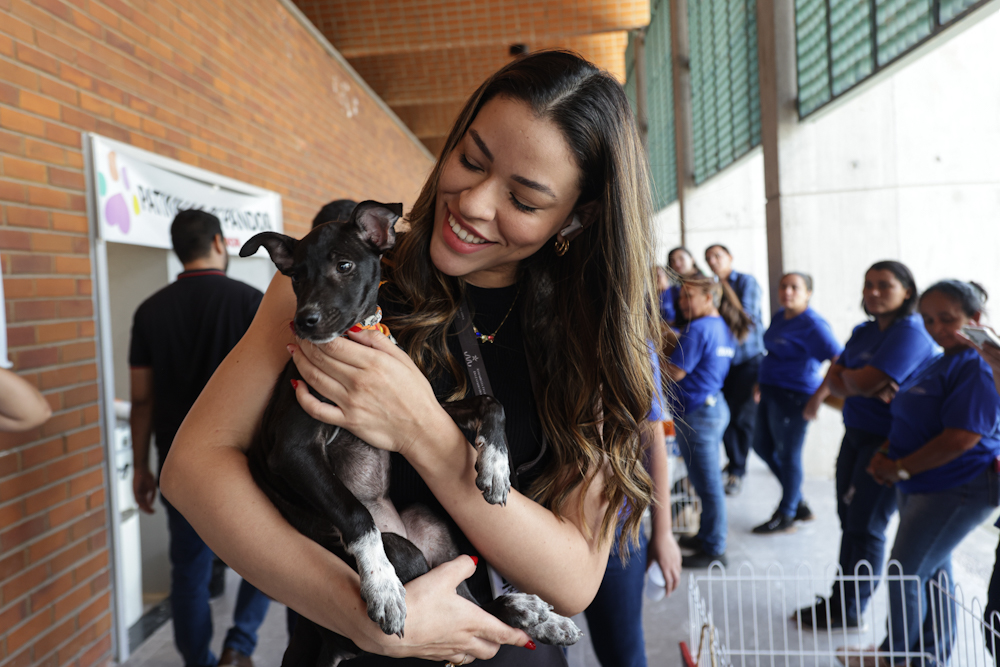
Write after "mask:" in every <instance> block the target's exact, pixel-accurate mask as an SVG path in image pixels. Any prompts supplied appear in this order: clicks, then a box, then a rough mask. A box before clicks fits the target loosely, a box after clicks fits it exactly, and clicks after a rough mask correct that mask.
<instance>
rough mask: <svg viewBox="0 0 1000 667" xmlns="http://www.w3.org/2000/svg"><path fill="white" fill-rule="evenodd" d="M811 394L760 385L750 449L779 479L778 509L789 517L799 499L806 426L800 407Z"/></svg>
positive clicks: (802, 407) (800, 498)
mask: <svg viewBox="0 0 1000 667" xmlns="http://www.w3.org/2000/svg"><path fill="white" fill-rule="evenodd" d="M809 398H810V395H809V394H803V393H802V392H799V391H792V390H791V389H783V388H782V387H775V386H773V385H767V384H762V385H760V405H758V406H757V421H756V423H755V425H754V431H753V449H754V451H755V452H757V455H758V456H760V458H762V459H764V463H766V464H767V467H768V468H770V469H771V472H773V473H774V476H775V477H777V478H778V481H779V482H781V503H780V504H779V505H778V512H780V513H781V514H783V515H785V516H787V517H789V518H791V517H794V516H795V511H796V510H797V509H798V508H799V502H800V501H801V500H802V477H803V472H802V445H803V444H804V443H805V441H806V428H807V427H808V425H809V422H807V421H806V420H805V419H804V418H803V417H802V410H803V409H804V408H805V407H806V403H808V402H809Z"/></svg>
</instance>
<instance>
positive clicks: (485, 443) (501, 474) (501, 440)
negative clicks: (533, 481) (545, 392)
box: [442, 395, 510, 505]
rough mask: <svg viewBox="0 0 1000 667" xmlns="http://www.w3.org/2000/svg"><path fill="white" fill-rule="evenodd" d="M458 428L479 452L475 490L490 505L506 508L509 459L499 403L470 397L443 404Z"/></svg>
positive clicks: (487, 398)
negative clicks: (469, 438) (480, 492)
mask: <svg viewBox="0 0 1000 667" xmlns="http://www.w3.org/2000/svg"><path fill="white" fill-rule="evenodd" d="M442 407H444V409H445V412H447V413H448V414H449V415H450V416H451V418H452V419H454V420H455V423H456V424H458V427H459V428H460V429H462V431H464V432H466V434H471V435H472V436H473V437H472V438H471V441H472V442H474V443H475V447H476V449H477V450H478V451H479V458H478V459H476V472H477V473H479V474H478V475H477V476H476V486H477V487H478V488H479V490H480V491H482V492H483V497H484V498H486V502H488V503H489V504H491V505H497V504H500V505H506V504H507V494H508V493H509V492H510V459H509V456H508V454H507V432H506V430H505V424H506V418H505V417H504V412H503V406H502V405H500V401H498V400H497V399H495V398H493V397H492V396H486V395H483V396H473V397H471V398H465V399H462V400H460V401H453V402H451V403H445V404H444V405H443V406H442Z"/></svg>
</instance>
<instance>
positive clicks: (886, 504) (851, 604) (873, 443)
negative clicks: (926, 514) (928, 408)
mask: <svg viewBox="0 0 1000 667" xmlns="http://www.w3.org/2000/svg"><path fill="white" fill-rule="evenodd" d="M885 441H886V438H885V436H882V435H877V434H875V433H869V432H867V431H862V430H860V429H856V428H848V429H847V432H846V433H845V434H844V440H843V442H842V443H841V445H840V454H839V455H838V456H837V515H838V516H839V517H840V528H841V530H842V531H843V535H841V538H840V567H841V569H842V570H843V571H844V575H846V576H848V577H850V576H853V575H854V568H855V566H857V564H858V563H860V562H861V561H862V560H865V561H868V563H870V564H871V566H872V571H871V574H872V575H874V577H875V578H877V577H878V575H879V574H881V572H882V563H883V561H884V560H885V529H886V526H887V525H889V519H891V518H892V515H893V513H894V512H895V511H896V491H895V490H894V489H891V488H888V487H885V486H881V485H879V484H878V483H876V482H875V480H874V479H873V478H872V476H871V475H869V474H868V473H867V472H866V469H867V468H868V463H869V462H870V461H871V459H872V456H874V454H875V452H876V451H878V448H879V447H881V446H882V443H884V442H885ZM859 574H862V575H867V574H868V570H867V569H864V568H862V570H861V571H860V572H859ZM871 595H872V586H870V585H869V584H868V582H867V581H862V582H859V583H858V584H857V585H856V586H855V585H854V584H853V583H848V584H845V585H843V586H836V585H835V586H834V589H833V598H832V599H833V601H834V602H833V604H834V610H838V609H841V608H842V609H843V610H844V613H845V614H846V617H847V619H848V620H853V619H856V618H858V617H859V616H861V614H862V613H863V612H864V610H865V607H867V606H868V600H870V599H871ZM841 602H842V603H843V607H839V606H837V605H839V604H840V603H841Z"/></svg>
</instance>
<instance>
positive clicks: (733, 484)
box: [726, 475, 743, 496]
mask: <svg viewBox="0 0 1000 667" xmlns="http://www.w3.org/2000/svg"><path fill="white" fill-rule="evenodd" d="M742 490H743V478H742V477H740V476H739V475H729V476H728V477H726V495H727V496H738V495H740V491H742Z"/></svg>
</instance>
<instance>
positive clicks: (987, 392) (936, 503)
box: [661, 244, 1000, 667]
mask: <svg viewBox="0 0 1000 667" xmlns="http://www.w3.org/2000/svg"><path fill="white" fill-rule="evenodd" d="M705 258H706V262H707V263H708V265H709V267H710V268H711V270H712V272H713V273H714V274H715V276H716V278H715V281H713V280H712V279H709V278H706V277H705V276H704V274H702V273H701V272H700V271H699V269H698V268H697V266H696V265H695V262H694V259H693V255H692V254H691V253H690V252H688V251H687V250H686V249H684V248H676V249H674V250H672V251H671V252H670V254H669V259H668V262H669V264H670V267H671V269H672V270H673V274H672V277H673V280H672V282H673V284H671V285H669V286H668V289H666V290H663V291H662V292H661V316H662V317H663V319H664V321H665V322H666V323H667V324H668V325H669V326H670V327H672V328H673V330H674V331H675V332H676V336H677V340H676V349H674V351H673V352H672V354H671V355H670V357H669V362H668V363H667V364H666V365H665V369H666V374H667V375H668V376H670V377H672V378H674V379H675V380H677V387H676V395H677V398H676V400H675V401H673V402H672V404H671V408H672V409H674V411H675V413H674V416H675V418H676V419H677V421H678V427H677V431H678V445H679V447H680V449H681V455H682V456H683V458H684V461H685V463H686V464H687V466H688V475H689V478H690V481H691V483H692V485H693V486H694V488H695V490H696V492H697V493H698V495H699V496H700V497H701V499H702V504H703V512H702V520H701V525H700V528H699V532H698V534H697V535H695V536H686V537H682V538H681V539H680V540H679V542H680V546H681V547H682V548H685V549H687V550H689V554H688V555H686V556H685V557H684V561H683V562H684V566H685V567H705V566H707V565H708V564H709V563H710V562H712V561H714V560H718V561H720V562H722V563H725V562H726V559H725V543H726V532H727V526H726V522H725V516H726V515H725V502H724V500H723V496H722V490H723V489H725V492H726V493H729V494H730V495H732V494H735V493H739V492H740V489H741V488H742V477H743V474H744V473H745V471H746V456H747V453H748V451H749V447H748V446H747V444H746V443H748V442H749V443H750V444H752V449H753V451H755V452H756V453H757V454H758V455H759V456H760V458H761V459H762V460H763V461H764V463H765V464H766V465H767V466H768V468H769V469H770V470H771V472H772V473H773V474H774V476H775V477H776V478H777V479H778V481H779V482H780V483H781V487H782V496H781V501H780V503H779V505H778V508H777V509H776V511H775V512H774V515H773V516H772V517H771V518H770V519H769V520H768V521H766V522H764V523H762V524H761V525H759V526H757V527H755V528H754V529H753V532H754V533H757V534H772V533H779V532H787V531H790V530H794V528H795V524H796V522H798V521H805V520H809V519H812V518H813V514H812V511H811V510H810V508H809V507H808V505H807V504H806V502H805V500H804V498H803V497H802V479H803V464H802V449H803V444H804V441H805V435H806V430H807V428H808V424H809V422H810V421H812V420H814V419H816V416H817V413H818V410H819V407H820V405H822V404H823V403H830V404H834V405H839V406H841V407H842V411H843V419H844V426H845V435H844V439H843V442H842V444H841V449H840V453H839V455H838V457H837V465H836V494H837V510H838V515H839V518H840V523H841V531H842V532H841V540H840V553H839V564H840V568H841V570H842V572H843V573H844V574H845V575H847V576H848V577H851V576H852V575H858V574H864V575H869V574H870V575H874V576H858V577H857V581H856V582H855V581H852V582H851V584H850V585H845V584H844V580H843V579H839V580H838V583H837V584H835V585H834V587H833V590H832V591H831V593H830V595H829V596H828V597H827V596H817V600H816V602H815V603H813V604H812V605H810V606H808V607H805V608H803V609H800V610H799V611H798V612H796V614H795V615H794V616H793V620H795V621H797V622H799V623H801V625H802V626H804V627H812V628H816V629H834V628H843V627H846V628H858V627H860V626H861V625H862V615H863V614H864V612H865V609H866V607H867V606H868V603H869V601H870V598H871V595H872V593H873V590H872V586H871V584H870V583H869V582H872V581H876V582H877V580H878V575H879V574H880V572H881V570H882V566H883V563H884V562H885V551H886V528H887V526H888V524H889V521H890V519H891V517H892V516H893V515H894V514H895V513H896V512H897V511H898V512H899V528H898V530H897V533H896V537H895V541H894V543H893V545H892V546H891V552H890V559H892V560H895V561H898V562H899V564H900V566H901V570H902V573H903V574H906V575H911V576H916V577H918V578H919V581H920V585H919V586H917V585H913V584H909V583H908V584H907V585H903V584H902V583H900V582H899V581H895V580H893V581H892V583H890V584H889V591H888V592H889V608H890V621H889V623H888V624H887V631H886V636H885V640H884V641H883V642H882V644H881V645H879V646H878V647H875V646H872V647H869V648H867V649H860V648H851V649H846V650H845V651H844V656H843V662H844V663H845V664H850V665H861V666H863V667H867V666H869V665H870V666H871V667H887V666H891V665H892V666H894V665H903V664H907V661H908V660H909V659H910V658H912V657H913V656H914V655H916V654H917V652H918V651H929V652H931V653H936V654H937V655H941V656H944V657H945V658H947V656H948V655H949V652H950V650H951V647H952V645H953V635H954V632H955V620H954V615H953V614H950V615H949V614H946V615H945V618H946V620H945V621H944V622H939V625H940V626H941V627H939V628H937V629H936V631H935V629H934V628H932V627H931V625H932V624H933V623H934V620H933V618H932V617H931V614H929V612H928V609H929V604H928V596H929V595H930V588H929V587H930V583H931V582H932V581H939V582H940V581H948V582H949V584H950V582H951V580H952V577H951V554H952V551H953V550H954V549H955V547H956V546H957V545H958V544H959V542H961V540H962V539H963V538H964V537H965V536H966V535H968V534H969V533H970V532H971V531H972V530H973V529H974V528H975V527H977V526H978V525H980V524H981V523H983V522H984V521H985V520H986V519H987V518H988V517H989V516H990V515H991V514H992V513H993V511H994V510H995V508H996V507H997V506H998V505H1000V484H998V472H1000V382H998V381H997V376H995V375H994V372H1000V347H998V348H996V349H993V348H991V347H990V346H989V345H988V344H986V345H982V346H980V345H977V344H975V343H973V342H972V341H971V340H970V339H969V338H968V337H967V336H966V334H965V333H963V329H964V328H966V327H969V326H972V327H976V326H978V325H979V322H980V319H981V318H982V316H983V314H984V312H985V303H986V298H987V295H986V291H985V289H983V288H982V287H981V286H979V285H978V284H976V283H971V282H962V281H958V280H944V281H940V282H937V283H935V284H933V285H932V286H931V287H929V288H927V289H926V290H925V291H923V292H922V293H921V292H920V291H919V290H918V287H917V283H916V280H915V279H914V277H913V275H912V273H911V272H910V270H909V269H908V268H907V267H906V266H905V265H904V264H902V263H900V262H897V261H882V262H877V263H875V264H874V265H872V266H871V267H870V268H869V269H868V271H867V272H866V273H865V277H864V286H863V289H862V304H861V305H862V308H863V310H864V312H865V314H866V316H867V318H866V319H865V321H863V322H862V323H861V324H859V325H858V326H857V327H855V328H854V331H853V333H852V334H851V336H850V338H849V339H848V340H847V342H846V344H844V345H841V344H840V343H839V342H838V340H837V338H836V336H835V335H834V334H833V331H832V329H831V327H830V325H829V324H828V323H827V322H826V320H824V319H823V317H822V316H820V315H819V314H818V313H816V312H815V311H814V310H812V308H810V306H809V301H810V297H811V296H812V291H813V281H812V278H811V277H810V276H809V275H807V274H805V273H801V272H791V273H787V274H785V275H784V276H782V277H781V281H780V283H779V286H778V298H779V301H780V306H781V307H780V308H779V309H778V310H777V311H776V312H775V313H774V314H773V316H772V319H771V322H770V325H769V326H768V327H767V328H766V329H764V327H763V324H762V322H761V318H760V294H761V291H760V287H759V285H758V284H757V283H756V281H755V280H754V279H753V277H752V276H749V275H747V274H741V273H737V272H735V271H733V270H732V255H731V254H730V253H729V251H728V250H727V249H726V248H725V247H724V246H721V245H718V244H716V245H713V246H710V247H709V248H708V249H707V250H706V255H705ZM661 285H662V281H661ZM706 294H707V295H713V296H711V297H710V298H708V301H709V302H710V303H708V304H707V305H700V304H701V303H702V301H703V300H704V299H705V298H706V297H704V296H703V295H706ZM730 295H732V297H733V298H736V297H738V301H736V302H735V304H736V305H737V306H738V307H739V306H741V310H740V312H739V313H733V312H730V314H729V317H726V318H721V317H720V313H721V310H722V309H723V308H726V307H727V306H726V304H729V303H732V302H733V301H732V299H731V298H729V297H730ZM699 299H701V300H702V301H699ZM713 305H714V307H715V309H714V310H713V309H712V306H713ZM712 318H715V319H716V320H719V323H718V324H717V325H716V326H715V327H714V328H711V329H710V328H709V327H708V323H709V322H711V320H712ZM722 322H725V324H722ZM743 322H750V323H752V324H751V326H750V329H749V332H748V331H747V329H746V328H744V327H742V326H740V323H743ZM754 329H756V332H754ZM707 331H711V332H713V333H714V336H713V335H712V334H710V333H706V332H707ZM758 341H759V342H758ZM705 350H709V351H710V352H711V353H710V354H706V353H705ZM824 362H830V364H829V367H828V369H827V371H826V374H825V376H821V375H820V370H821V368H822V365H823V364H824ZM692 379H693V380H692ZM707 415H711V416H712V419H711V421H710V422H708V421H707V420H706V416H707ZM730 415H731V417H729V419H727V416H730ZM727 422H728V423H727ZM690 430H694V431H696V432H697V433H696V434H694V435H692V434H690V433H689V431H690ZM723 432H724V435H722V434H723ZM747 434H749V436H747ZM720 437H721V440H722V442H723V444H724V445H725V450H726V453H727V455H728V458H729V462H728V464H727V466H726V467H725V468H722V466H721V465H720V464H719V462H718V457H719V441H720ZM998 559H1000V552H998ZM865 563H867V566H865V565H864V564H865ZM868 567H870V568H871V570H870V571H869V570H868V569H867V568H868ZM862 570H863V571H862ZM942 575H944V577H942ZM998 607H1000V580H998V577H997V575H996V574H994V577H993V581H992V582H991V584H990V591H989V600H988V603H987V613H989V612H990V611H991V610H996V609H997V608H998ZM848 656H849V657H848Z"/></svg>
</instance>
